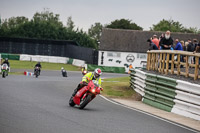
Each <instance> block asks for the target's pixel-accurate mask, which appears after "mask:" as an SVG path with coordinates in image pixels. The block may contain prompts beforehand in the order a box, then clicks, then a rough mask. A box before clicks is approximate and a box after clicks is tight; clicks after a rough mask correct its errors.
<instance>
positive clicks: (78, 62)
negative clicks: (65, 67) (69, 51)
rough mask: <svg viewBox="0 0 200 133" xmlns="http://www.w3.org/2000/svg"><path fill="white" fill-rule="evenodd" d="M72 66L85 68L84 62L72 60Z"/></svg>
mask: <svg viewBox="0 0 200 133" xmlns="http://www.w3.org/2000/svg"><path fill="white" fill-rule="evenodd" d="M72 65H74V66H79V67H82V66H85V61H83V60H78V59H74V60H73V62H72Z"/></svg>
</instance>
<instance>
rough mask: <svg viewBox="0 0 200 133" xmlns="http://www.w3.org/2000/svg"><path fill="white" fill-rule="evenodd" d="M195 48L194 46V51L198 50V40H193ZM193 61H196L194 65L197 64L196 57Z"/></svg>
mask: <svg viewBox="0 0 200 133" xmlns="http://www.w3.org/2000/svg"><path fill="white" fill-rule="evenodd" d="M193 46H194V51H195V50H196V47H197V46H198V41H197V39H193ZM193 61H194V64H195V57H193Z"/></svg>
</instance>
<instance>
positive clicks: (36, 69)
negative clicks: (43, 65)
mask: <svg viewBox="0 0 200 133" xmlns="http://www.w3.org/2000/svg"><path fill="white" fill-rule="evenodd" d="M34 75H35V77H36V78H38V76H39V75H40V67H35V70H34Z"/></svg>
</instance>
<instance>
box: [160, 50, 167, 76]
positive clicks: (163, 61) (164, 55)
mask: <svg viewBox="0 0 200 133" xmlns="http://www.w3.org/2000/svg"><path fill="white" fill-rule="evenodd" d="M165 57H166V53H164V54H163V60H162V70H161V73H164V69H165Z"/></svg>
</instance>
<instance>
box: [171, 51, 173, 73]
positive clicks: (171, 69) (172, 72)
mask: <svg viewBox="0 0 200 133" xmlns="http://www.w3.org/2000/svg"><path fill="white" fill-rule="evenodd" d="M171 74H174V54H172V59H171Z"/></svg>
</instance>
